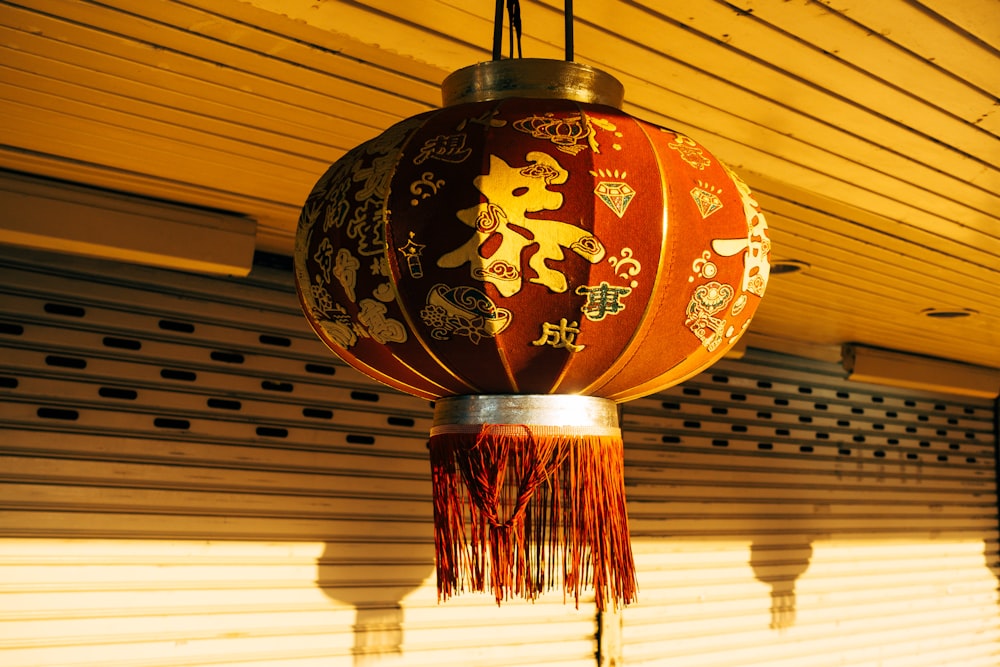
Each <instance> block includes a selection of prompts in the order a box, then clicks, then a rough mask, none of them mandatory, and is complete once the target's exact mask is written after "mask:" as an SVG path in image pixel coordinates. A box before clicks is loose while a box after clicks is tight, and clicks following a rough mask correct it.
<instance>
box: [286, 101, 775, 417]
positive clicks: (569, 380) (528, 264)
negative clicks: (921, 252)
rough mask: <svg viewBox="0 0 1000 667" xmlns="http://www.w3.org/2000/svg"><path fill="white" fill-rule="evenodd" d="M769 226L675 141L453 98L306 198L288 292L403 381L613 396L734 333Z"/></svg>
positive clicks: (608, 114)
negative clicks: (295, 293) (293, 288)
mask: <svg viewBox="0 0 1000 667" xmlns="http://www.w3.org/2000/svg"><path fill="white" fill-rule="evenodd" d="M766 229H767V227H766V223H765V221H764V217H763V215H762V214H761V213H760V210H759V207H758V206H757V203H756V202H755V201H754V199H753V196H752V195H751V193H750V191H749V189H748V188H747V187H746V185H745V184H744V183H743V182H742V181H741V180H740V179H739V178H738V177H737V176H735V174H733V173H732V172H731V171H730V170H728V169H727V168H726V167H725V166H724V165H722V164H721V163H720V162H719V161H718V160H717V159H716V158H715V157H713V156H712V155H711V154H710V153H709V152H708V151H707V150H706V149H705V148H704V147H702V146H700V145H699V144H697V143H696V142H695V141H693V140H692V139H690V138H688V137H686V136H684V135H683V134H679V133H676V132H672V131H669V130H665V129H662V128H659V127H656V126H654V125H651V124H649V123H645V122H643V121H640V120H637V119H634V118H632V117H631V116H629V115H627V114H625V113H623V112H622V111H620V110H618V109H615V108H611V107H607V106H600V105H593V104H582V103H579V102H573V101H568V100H537V99H518V98H513V99H502V100H498V101H489V102H479V103H468V104H458V105H454V106H450V107H446V108H443V109H441V110H438V111H432V112H428V113H425V114H423V115H420V116H416V117H413V118H410V119H407V120H405V121H403V122H401V123H399V124H397V125H395V126H393V127H392V128H390V129H389V130H387V131H386V132H384V133H383V134H382V135H380V136H379V137H377V138H375V139H373V140H371V141H369V142H367V143H365V144H363V145H361V146H359V147H358V148H356V149H354V150H352V151H350V152H349V153H347V154H346V155H344V157H342V158H341V159H340V160H338V161H337V162H336V163H335V164H334V165H333V166H332V167H330V169H329V170H328V171H327V173H326V174H325V175H324V176H323V177H322V178H321V179H320V180H319V182H318V183H317V184H316V186H315V188H314V189H313V191H312V193H311V194H310V195H309V198H308V200H307V201H306V204H305V206H304V208H303V212H302V217H301V220H300V224H299V231H298V236H297V244H296V251H295V265H296V277H297V286H298V290H299V295H300V299H301V302H302V305H303V308H304V311H305V313H306V316H307V319H308V320H309V322H310V323H311V325H312V326H313V328H314V329H315V330H316V332H317V334H318V335H319V336H320V338H321V339H323V341H324V342H325V343H326V344H327V345H328V346H329V347H330V348H331V349H332V350H333V351H335V352H336V353H337V354H338V355H340V356H341V357H342V358H344V359H345V360H346V361H347V362H348V363H350V364H351V365H352V366H354V367H355V368H358V369H359V370H361V371H362V372H365V373H367V374H368V375H370V376H372V377H374V378H376V379H377V380H380V381H382V382H384V383H386V384H388V385H390V386H392V387H395V388H397V389H399V390H401V391H404V392H408V393H411V394H415V395H417V396H422V397H425V398H428V399H433V398H437V397H442V396H450V395H465V394H511V393H517V394H528V393H530V394H550V393H561V394H586V395H590V396H598V397H606V398H610V399H612V400H615V401H624V400H628V399H631V398H636V397H638V396H642V395H645V394H649V393H652V392H655V391H657V390H660V389H663V388H665V387H668V386H670V385H673V384H676V383H678V382H681V381H683V380H684V379H686V378H688V377H690V376H692V375H694V374H697V373H698V372H700V371H701V370H703V369H704V368H705V367H707V366H708V365H710V364H711V363H712V362H713V361H714V360H716V359H717V358H719V357H721V356H722V355H723V354H724V353H725V352H726V351H727V350H728V349H729V348H730V346H731V345H732V344H733V343H734V342H735V341H736V340H737V338H739V336H740V335H741V334H742V333H743V332H744V330H745V329H746V327H747V325H748V324H749V322H750V318H751V317H752V315H753V313H754V311H755V309H756V307H757V304H758V301H759V299H760V297H761V296H762V294H763V291H764V287H765V284H766V282H767V277H768V263H767V255H768V249H769V241H768V238H767V231H766Z"/></svg>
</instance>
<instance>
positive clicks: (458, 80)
mask: <svg viewBox="0 0 1000 667" xmlns="http://www.w3.org/2000/svg"><path fill="white" fill-rule="evenodd" d="M510 97H530V98H537V99H561V100H573V101H575V102H584V103H587V104H603V105H605V106H611V107H615V108H616V109H621V107H622V102H623V101H624V99H625V88H624V86H622V84H621V82H620V81H618V79H616V78H615V77H613V76H611V75H610V74H608V73H606V72H602V71H601V70H599V69H595V68H593V67H590V66H589V65H581V64H580V63H574V62H569V61H565V60H548V59H544V58H517V59H511V60H491V61H489V62H485V63H479V64H478V65H471V66H469V67H463V68H462V69H460V70H458V71H455V72H452V73H451V74H449V75H448V76H447V77H446V78H445V80H444V82H443V83H442V84H441V98H442V100H443V101H444V106H451V105H453V104H465V103H468V102H488V101H491V100H502V99H507V98H510Z"/></svg>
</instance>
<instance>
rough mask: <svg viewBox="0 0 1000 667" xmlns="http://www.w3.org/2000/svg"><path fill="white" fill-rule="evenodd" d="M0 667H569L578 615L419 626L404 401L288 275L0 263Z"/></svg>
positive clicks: (578, 653) (477, 616)
mask: <svg viewBox="0 0 1000 667" xmlns="http://www.w3.org/2000/svg"><path fill="white" fill-rule="evenodd" d="M0 303H2V307H0V400H2V403H0V591H2V594H0V619H2V621H3V622H2V623H0V652H2V661H0V662H2V664H3V665H4V666H5V667H28V666H31V667H41V666H52V667H56V666H58V667H70V666H78V667H79V666H88V667H89V666H92V667H97V666H100V667H125V666H126V665H128V666H139V665H141V666H142V667H161V666H162V667H179V666H182V665H183V666H194V665H216V666H218V665H228V666H235V665H247V666H250V665H253V666H254V667H265V666H267V665H282V666H292V665H294V666H303V667H304V666H306V665H324V666H325V667H328V666H331V665H365V664H375V663H378V664H406V665H441V664H461V665H501V664H502V665H541V664H545V665H566V666H573V665H593V664H594V655H595V651H596V621H595V618H594V614H593V607H592V602H587V603H581V606H580V610H579V611H577V610H575V609H574V608H573V607H572V606H564V604H563V599H562V596H561V595H553V596H550V597H547V598H545V599H543V600H541V601H540V602H538V603H537V604H534V605H531V604H509V605H505V606H504V607H503V608H502V609H498V608H497V607H496V604H495V603H494V602H493V600H492V598H489V597H487V596H469V595H466V596H462V597H459V598H457V599H454V600H452V601H450V602H448V603H447V604H443V605H440V606H439V605H438V604H437V601H436V593H435V590H434V579H433V542H432V537H433V531H432V523H431V504H430V474H429V466H428V463H427V459H426V445H425V442H426V437H427V433H428V431H429V427H430V415H431V411H430V406H429V405H428V403H427V402H425V401H421V400H418V399H414V398H411V397H408V396H402V395H400V394H398V393H396V392H394V391H391V390H388V389H386V388H384V387H382V386H381V385H378V384H375V383H373V382H372V381H370V380H368V379H367V378H365V377H363V376H361V375H359V374H358V373H356V372H354V371H353V370H352V369H350V368H348V367H347V366H345V365H343V364H340V363H339V362H338V361H336V360H335V359H334V357H333V356H332V355H331V354H329V353H328V352H327V351H326V350H325V348H323V347H322V345H321V344H320V343H319V342H318V340H316V338H315V336H314V335H313V334H312V332H311V331H309V330H308V328H307V326H306V325H305V320H304V318H302V316H301V313H300V311H299V310H298V306H297V303H296V300H295V297H294V293H293V290H292V287H291V280H290V274H289V272H287V271H277V270H273V269H267V268H263V267H258V268H256V269H255V270H254V273H253V274H252V275H251V277H250V278H249V279H247V280H230V279H221V278H208V277H201V276H194V275H187V274H181V273H175V272H170V271H163V270H156V269H147V268H139V267H134V266H126V265H116V264H111V263H106V262H98V261H91V260H85V259H81V258H73V257H68V256H61V255H48V254H36V253H26V252H21V251H17V250H12V249H3V250H0Z"/></svg>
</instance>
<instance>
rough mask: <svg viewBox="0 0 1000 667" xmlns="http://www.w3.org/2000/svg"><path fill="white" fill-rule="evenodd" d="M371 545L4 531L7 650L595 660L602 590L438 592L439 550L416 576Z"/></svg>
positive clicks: (272, 659) (1, 570)
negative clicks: (591, 594) (597, 594)
mask: <svg viewBox="0 0 1000 667" xmlns="http://www.w3.org/2000/svg"><path fill="white" fill-rule="evenodd" d="M364 548H365V550H366V551H367V554H366V555H365V554H362V555H360V556H359V554H351V553H350V552H349V550H342V551H340V552H339V554H338V555H336V556H334V555H332V554H331V548H330V545H328V544H326V543H323V542H243V541H225V542H222V541H216V542H213V541H179V540H178V541H166V540H164V541H159V540H88V539H79V540H77V539H74V540H61V539H59V540H48V539H21V540H12V539H11V540H0V592H2V595H0V619H2V620H3V622H2V623H0V653H2V660H0V664H2V665H3V666H4V667H42V666H51V667H71V666H77V665H78V666H87V667H97V666H100V667H111V666H114V667H124V666H126V665H142V667H182V666H193V665H209V664H211V665H227V666H235V665H253V666H254V667H269V666H272V665H273V666H277V665H281V666H282V667H304V666H313V665H315V666H319V665H323V666H324V667H339V666H341V665H343V666H345V667H356V666H358V665H376V664H377V665H408V666H409V665H412V666H418V665H428V666H430V665H441V664H462V665H483V666H485V665H506V664H515V663H516V664H521V665H530V664H539V665H541V664H560V665H580V666H583V665H588V666H589V665H592V664H593V659H594V658H593V656H594V654H595V650H596V646H595V641H596V640H595V632H596V630H595V620H594V618H593V602H592V601H581V609H580V610H576V609H574V608H573V607H572V605H566V606H564V605H563V604H562V596H561V594H559V595H549V596H546V597H545V598H543V599H541V600H539V602H538V603H536V604H528V603H524V602H513V603H509V604H505V605H504V606H503V607H502V608H498V607H497V605H496V603H495V601H494V600H493V599H492V598H491V597H489V596H485V595H467V596H460V597H458V598H455V599H453V600H451V601H449V602H448V603H446V604H442V605H438V604H437V593H436V589H435V585H434V577H433V571H432V570H431V573H430V575H429V576H425V575H426V573H427V571H428V569H430V568H429V567H428V566H427V565H426V564H425V565H424V566H422V567H421V568H420V571H421V572H422V575H421V577H420V578H417V579H413V578H412V574H410V573H409V572H408V571H407V570H406V568H399V567H396V568H381V569H382V570H386V569H388V571H380V569H379V566H378V565H377V561H378V560H379V559H380V554H378V546H377V545H366V546H365V547H364ZM342 561H343V562H342ZM348 572H350V573H351V574H347V573H348ZM364 590H368V591H369V592H368V593H363V592H359V591H364ZM345 599H351V600H357V601H359V602H358V603H357V605H355V604H351V603H348V602H345V601H344V600H345ZM361 600H368V601H367V602H360V601H361Z"/></svg>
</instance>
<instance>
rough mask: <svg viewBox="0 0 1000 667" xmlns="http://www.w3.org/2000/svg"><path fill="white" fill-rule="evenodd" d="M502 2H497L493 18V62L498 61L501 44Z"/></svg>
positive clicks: (500, 0)
mask: <svg viewBox="0 0 1000 667" xmlns="http://www.w3.org/2000/svg"><path fill="white" fill-rule="evenodd" d="M502 37H503V0H497V11H496V14H495V15H494V17H493V60H500V55H501V53H500V52H501V50H502V47H501V45H502V44H503V40H502Z"/></svg>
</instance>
